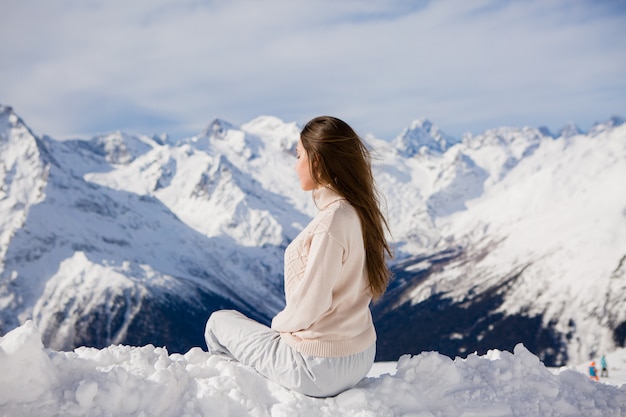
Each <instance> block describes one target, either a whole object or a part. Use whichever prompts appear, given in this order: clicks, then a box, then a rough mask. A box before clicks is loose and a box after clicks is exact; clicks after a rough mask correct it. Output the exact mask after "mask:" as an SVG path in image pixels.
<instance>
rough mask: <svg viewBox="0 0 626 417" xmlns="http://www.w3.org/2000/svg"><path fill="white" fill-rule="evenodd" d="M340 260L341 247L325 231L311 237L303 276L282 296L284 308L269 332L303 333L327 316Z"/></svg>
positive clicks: (274, 320)
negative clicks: (302, 331)
mask: <svg viewBox="0 0 626 417" xmlns="http://www.w3.org/2000/svg"><path fill="white" fill-rule="evenodd" d="M343 259H344V248H343V247H342V246H341V244H340V243H339V242H337V241H336V240H335V239H334V238H333V237H332V236H331V235H330V234H329V233H328V232H323V233H317V234H315V235H313V237H312V240H311V246H310V249H309V254H308V259H307V263H306V267H305V270H304V275H303V276H302V278H301V279H300V281H299V282H297V283H296V284H295V286H294V288H293V290H292V291H290V293H289V294H286V306H285V308H284V309H283V311H281V312H280V313H278V314H277V315H276V316H275V317H274V319H273V320H272V329H274V330H276V331H278V332H284V333H293V332H297V331H301V330H306V329H308V328H309V327H310V326H311V325H312V324H313V323H315V322H316V321H318V320H319V319H320V317H322V316H324V315H325V314H328V313H329V312H330V311H329V310H330V308H331V306H332V302H333V289H334V286H335V285H334V284H335V281H336V279H337V277H338V276H339V274H340V272H341V268H342V265H343Z"/></svg>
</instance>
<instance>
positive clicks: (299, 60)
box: [0, 0, 626, 140]
mask: <svg viewBox="0 0 626 417" xmlns="http://www.w3.org/2000/svg"><path fill="white" fill-rule="evenodd" d="M0 36H1V37H2V38H1V39H2V40H1V41H0V104H5V105H9V106H12V107H13V108H14V110H15V111H16V112H17V113H18V114H19V115H20V116H21V117H22V118H23V119H24V120H25V122H26V123H27V124H28V125H29V126H30V127H31V128H32V129H33V130H34V132H35V133H36V134H39V135H42V134H47V135H50V136H52V137H55V138H57V139H67V138H75V137H80V138H86V137H91V136H93V135H96V134H99V133H108V132H112V131H115V130H123V131H126V132H130V133H143V134H154V133H156V134H162V133H167V134H169V135H170V136H171V137H173V138H182V137H189V136H193V135H195V134H198V133H199V132H201V131H202V129H203V128H204V127H206V126H207V125H208V124H209V123H210V122H211V121H212V120H213V119H215V118H221V119H224V120H226V121H228V122H230V123H233V124H235V125H241V124H243V123H246V122H248V121H250V120H253V119H254V118H256V117H258V116H262V115H272V116H276V117H278V118H280V119H282V120H284V121H285V122H296V123H298V124H301V125H302V124H304V123H306V122H307V121H308V120H309V119H311V118H313V117H315V116H318V115H321V114H328V115H334V116H337V117H340V118H342V119H344V120H345V121H347V122H348V123H350V124H351V125H352V126H353V127H354V128H355V130H356V131H357V132H359V133H360V134H362V135H366V134H372V135H374V136H376V137H378V138H380V139H387V140H391V139H393V138H394V137H396V136H397V135H398V134H400V132H401V131H402V129H404V128H405V127H407V126H408V125H410V123H411V122H412V121H413V120H415V119H418V118H420V117H426V118H428V119H430V120H431V121H432V122H433V123H434V124H436V125H437V126H439V127H440V128H441V129H442V130H443V131H444V132H446V133H448V134H450V135H453V136H457V137H460V136H461V135H462V134H464V133H466V132H469V133H473V134H479V133H482V132H483V131H485V130H486V129H490V128H494V127H500V126H515V127H522V126H533V127H539V126H546V127H548V128H549V129H551V130H553V131H558V130H559V129H560V128H561V127H563V126H564V125H565V124H567V123H571V122H573V123H576V124H577V125H578V126H580V127H581V128H582V129H584V130H586V129H588V128H590V127H591V126H592V124H593V123H594V122H598V121H605V120H607V119H608V118H610V117H611V116H613V115H619V116H622V117H626V42H625V41H624V39H626V0H612V1H609V0H595V1H594V0H518V1H513V0H510V1H506V0H500V1H492V0H439V1H408V0H372V1H357V0H316V1H314V2H313V1H305V0H267V1H253V0H217V1H211V0H134V1H128V0H95V1H84V0H58V1H49V0H29V1H23V0H3V1H2V3H0Z"/></svg>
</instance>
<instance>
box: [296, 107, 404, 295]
mask: <svg viewBox="0 0 626 417" xmlns="http://www.w3.org/2000/svg"><path fill="white" fill-rule="evenodd" d="M300 140H301V142H302V146H303V147H304V149H305V150H306V153H307V157H308V159H309V169H310V170H311V177H312V178H313V179H314V180H315V181H316V182H318V183H319V184H321V185H329V186H330V187H331V188H332V189H334V190H335V191H336V192H338V193H339V194H340V195H341V196H342V197H344V198H345V199H346V200H347V201H348V202H349V203H350V204H351V205H352V206H353V207H354V208H355V209H356V211H357V213H358V215H359V219H360V220H361V229H362V231H363V244H364V246H365V262H366V267H367V275H368V279H369V287H370V291H371V293H372V296H373V298H374V299H376V298H379V297H380V296H381V295H383V293H384V292H385V290H386V289H387V284H388V282H389V278H390V275H391V273H390V271H389V268H387V264H386V258H387V256H389V257H392V256H393V255H392V252H391V249H390V248H389V245H388V243H387V239H386V238H385V229H387V230H389V225H388V224H387V220H386V219H385V216H384V215H383V213H382V212H381V210H380V207H379V198H378V191H377V189H376V185H375V183H374V176H373V175H372V168H371V162H370V161H371V156H370V152H369V150H368V149H367V147H366V146H365V145H364V143H363V141H362V140H361V138H359V136H358V135H357V134H356V132H355V131H354V130H353V129H352V128H351V127H350V126H349V125H348V124H347V123H345V122H344V121H342V120H340V119H337V118H336V117H331V116H320V117H316V118H314V119H312V120H310V121H309V122H308V123H307V124H306V125H305V126H304V128H303V129H302V132H301V133H300Z"/></svg>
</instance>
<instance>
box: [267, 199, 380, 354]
mask: <svg viewBox="0 0 626 417" xmlns="http://www.w3.org/2000/svg"><path fill="white" fill-rule="evenodd" d="M313 198H314V200H315V204H316V205H317V207H318V209H319V210H320V211H319V213H318V214H317V216H316V217H315V218H314V219H313V220H312V221H311V223H309V224H308V225H307V227H305V228H304V230H302V232H301V233H300V234H299V235H298V236H297V237H296V238H295V239H294V240H293V242H291V244H290V245H289V246H288V247H287V249H286V250H285V298H286V302H287V303H286V306H285V308H284V309H283V310H282V311H281V312H280V313H278V314H277V315H276V317H274V319H273V320H272V329H274V330H276V331H278V332H280V335H281V337H282V339H283V340H284V341H285V342H286V343H288V344H289V345H291V346H293V347H294V348H295V349H296V350H298V351H299V352H301V353H303V354H305V355H309V356H320V357H339V356H348V355H352V354H355V353H359V352H362V351H363V350H365V349H367V348H368V347H369V346H371V345H372V344H373V343H374V342H376V332H375V330H374V325H373V323H372V315H371V313H370V309H369V304H370V301H371V293H370V291H369V289H368V280H367V271H366V268H365V248H364V245H363V236H362V234H361V222H360V220H359V216H358V214H357V212H356V210H355V209H354V208H353V207H352V206H351V205H350V204H349V203H348V202H347V201H346V200H345V199H343V198H342V197H341V196H339V195H338V194H336V193H335V192H334V191H333V190H331V189H329V188H320V189H318V190H315V191H314V192H313Z"/></svg>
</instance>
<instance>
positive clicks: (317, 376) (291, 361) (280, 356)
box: [204, 310, 376, 397]
mask: <svg viewBox="0 0 626 417" xmlns="http://www.w3.org/2000/svg"><path fill="white" fill-rule="evenodd" d="M204 338H205V339H206V343H207V346H208V348H209V352H211V353H220V354H223V355H227V356H230V357H231V358H233V359H235V360H237V361H238V362H241V363H243V364H245V365H248V366H251V367H252V368H254V369H255V370H256V371H257V372H258V373H260V374H261V375H263V376H264V377H266V378H268V379H270V380H272V381H274V382H276V383H278V384H280V385H282V386H284V387H287V388H289V389H292V390H294V391H297V392H300V393H302V394H305V395H308V396H311V397H332V396H334V395H337V394H339V393H340V392H342V391H345V390H347V389H349V388H352V387H353V386H355V385H356V384H357V383H358V382H359V381H360V380H361V379H363V378H364V377H365V375H367V373H368V372H369V370H370V368H371V367H372V364H373V363H374V356H375V355H376V344H375V343H374V344H372V346H370V347H369V348H368V349H366V350H365V351H363V352H360V353H356V354H354V355H350V356H342V357H338V358H322V357H313V356H307V355H303V354H301V353H300V352H298V351H297V350H295V349H294V348H293V347H291V346H289V345H288V344H287V343H285V342H284V341H283V340H282V339H281V337H280V334H279V333H278V332H276V331H274V330H272V329H270V328H269V327H267V326H265V325H263V324H261V323H258V322H256V321H254V320H252V319H250V318H248V317H246V316H244V315H243V314H241V313H240V312H238V311H234V310H220V311H216V312H214V313H213V314H211V317H209V320H208V321H207V324H206V330H205V332H204Z"/></svg>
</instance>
